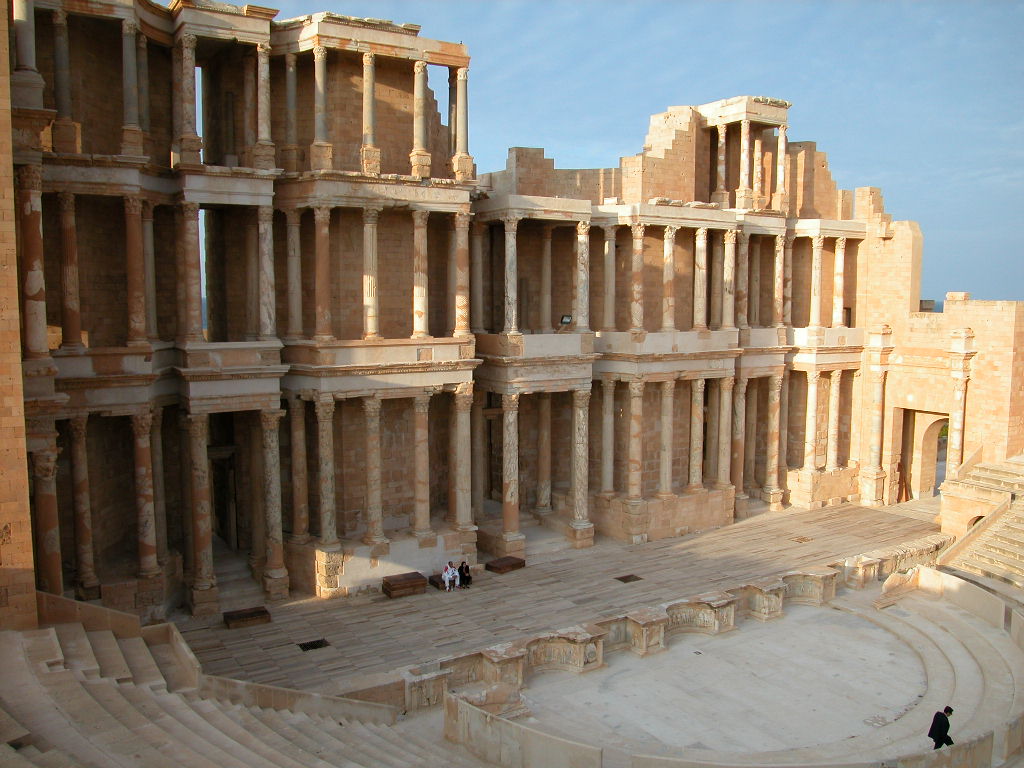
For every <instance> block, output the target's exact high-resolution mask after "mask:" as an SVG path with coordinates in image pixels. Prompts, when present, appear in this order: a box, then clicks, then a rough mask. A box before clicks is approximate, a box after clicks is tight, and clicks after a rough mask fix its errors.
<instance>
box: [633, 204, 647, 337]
mask: <svg viewBox="0 0 1024 768" xmlns="http://www.w3.org/2000/svg"><path fill="white" fill-rule="evenodd" d="M644 228H645V227H644V225H643V224H633V225H631V227H630V229H631V230H632V233H633V255H632V260H631V261H630V273H629V330H631V331H642V330H643V329H644Z"/></svg>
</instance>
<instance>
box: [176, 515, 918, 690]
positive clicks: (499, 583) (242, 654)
mask: <svg viewBox="0 0 1024 768" xmlns="http://www.w3.org/2000/svg"><path fill="white" fill-rule="evenodd" d="M908 506H910V505H908ZM928 506H929V507H930V506H931V505H928ZM936 531H937V526H936V525H935V524H934V522H932V519H931V514H929V512H928V511H927V510H924V509H920V508H919V505H918V507H911V508H909V509H900V508H898V507H888V508H882V509H869V508H866V507H858V506H853V505H847V506H843V507H833V508H828V509H819V510H811V511H804V510H801V511H790V510H787V511H784V512H779V513H766V514H762V515H758V516H756V517H752V518H749V519H746V520H742V521H740V522H737V523H735V524H734V525H731V526H728V527H726V528H721V529H718V530H714V531H708V532H706V533H702V534H695V535H691V536H687V537H683V538H674V539H665V540H662V541H657V542H653V543H649V544H623V543H620V542H615V541H610V540H607V539H602V538H598V541H597V543H596V544H595V546H594V547H592V548H590V549H583V550H568V551H562V552H553V553H550V554H547V555H538V556H537V557H536V558H528V565H527V567H526V568H524V569H522V570H518V571H513V572H511V573H507V574H504V575H501V576H496V575H494V574H491V573H488V572H480V573H479V574H477V575H474V580H473V586H472V588H471V589H468V590H461V591H457V592H451V593H446V592H439V591H436V590H434V589H432V588H429V587H428V591H427V593H426V594H423V595H414V596H411V597H405V598H400V599H396V600H389V599H387V598H385V597H384V596H383V595H380V594H375V595H374V594H370V595H360V596H356V597H352V598H347V599H339V600H317V599H313V598H308V599H302V600H292V601H288V602H282V603H275V604H273V605H271V606H270V612H271V614H272V616H273V622H272V623H270V624H264V625H260V626H255V627H248V628H243V629H234V630H229V629H226V628H225V627H224V625H223V623H222V622H221V620H220V617H219V616H216V617H204V618H199V619H192V618H186V617H179V620H177V621H176V623H177V624H178V627H179V629H181V631H182V633H183V634H184V636H185V638H186V640H187V641H188V643H189V644H190V645H191V647H192V649H193V650H194V651H195V654H196V656H197V657H198V658H199V661H200V662H201V663H202V665H203V670H204V671H205V672H207V673H209V674H216V675H226V676H230V677H235V678H239V679H242V680H248V681H252V682H259V683H266V684H270V685H282V686H288V687H293V688H301V689H305V690H311V691H319V692H323V693H339V692H341V691H344V690H351V689H354V688H356V687H358V686H359V685H361V684H363V683H366V682H370V680H369V676H371V675H373V674H376V673H381V672H388V671H391V670H394V669H396V668H399V667H403V666H406V665H410V664H417V663H423V662H427V661H431V660H433V659H437V658H440V657H444V656H449V655H454V654H459V653H465V652H469V651H474V650H478V649H481V648H484V647H486V646H489V645H492V644H495V643H499V642H505V641H509V640H513V639H515V638H518V637H520V636H522V635H525V634H529V633H532V632H538V631H545V630H552V629H560V628H562V627H567V626H570V625H573V624H578V623H583V622H588V621H592V620H594V619H598V618H600V617H602V616H610V615H617V614H621V613H624V612H626V611H628V610H633V609H635V608H639V607H641V606H645V605H657V604H659V603H662V602H666V601H669V600H675V599H679V598H683V597H686V596H690V595H695V594H699V593H701V592H708V591H713V590H715V589H724V588H730V587H734V586H737V585H738V584H739V583H740V582H742V581H744V580H749V579H754V578H757V577H761V576H771V575H775V574H778V573H781V572H783V571H786V570H791V569H794V568H798V567H806V566H819V565H824V564H827V563H830V562H835V561H836V560H839V559H841V558H844V557H849V556H852V555H856V554H860V553H862V552H867V551H870V550H873V549H878V548H881V547H885V546H890V545H894V544H899V543H902V542H906V541H910V540H912V539H916V538H920V537H922V536H926V535H928V534H930V533H934V532H936ZM627 574H636V575H638V576H640V577H641V580H639V581H633V582H631V583H623V582H620V581H617V580H616V577H617V576H624V575H627ZM319 638H324V639H326V640H327V641H328V642H329V643H330V645H329V646H327V647H325V648H320V649H317V650H311V651H306V652H304V651H302V650H301V649H300V648H299V646H298V645H297V644H298V643H302V642H306V641H309V640H317V639H319Z"/></svg>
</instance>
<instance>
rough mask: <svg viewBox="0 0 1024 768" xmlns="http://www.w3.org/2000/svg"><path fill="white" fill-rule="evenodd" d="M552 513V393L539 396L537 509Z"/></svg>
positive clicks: (541, 511) (544, 513)
mask: <svg viewBox="0 0 1024 768" xmlns="http://www.w3.org/2000/svg"><path fill="white" fill-rule="evenodd" d="M535 511H536V513H537V514H538V515H546V514H548V513H549V512H550V511H551V393H550V392H540V393H539V394H538V395H537V509H536V510H535Z"/></svg>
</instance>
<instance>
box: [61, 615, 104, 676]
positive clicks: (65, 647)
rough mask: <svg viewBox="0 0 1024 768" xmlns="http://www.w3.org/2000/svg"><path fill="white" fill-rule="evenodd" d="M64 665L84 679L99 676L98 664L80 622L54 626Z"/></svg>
mask: <svg viewBox="0 0 1024 768" xmlns="http://www.w3.org/2000/svg"><path fill="white" fill-rule="evenodd" d="M53 629H54V631H55V632H56V633H57V640H58V642H60V649H61V652H62V653H63V654H64V666H65V667H67V668H68V669H70V670H71V671H72V672H74V673H75V674H76V675H77V676H78V677H80V678H82V679H84V680H95V679H96V678H98V677H99V676H100V664H99V662H98V661H96V654H94V653H93V650H92V643H90V642H89V636H88V635H87V634H86V631H85V627H83V626H82V625H81V624H58V625H56V626H55V627H54V628H53Z"/></svg>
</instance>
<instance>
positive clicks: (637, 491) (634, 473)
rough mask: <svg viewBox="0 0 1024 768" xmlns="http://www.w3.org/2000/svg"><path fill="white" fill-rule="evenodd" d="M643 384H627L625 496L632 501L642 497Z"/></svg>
mask: <svg viewBox="0 0 1024 768" xmlns="http://www.w3.org/2000/svg"><path fill="white" fill-rule="evenodd" d="M643 430H644V382H643V380H642V379H637V380H635V381H631V382H629V447H628V452H627V454H626V495H627V496H628V497H629V498H630V499H633V500H637V499H640V498H641V497H642V496H643V468H644V467H643V463H644V461H643V460H644V444H643Z"/></svg>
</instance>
